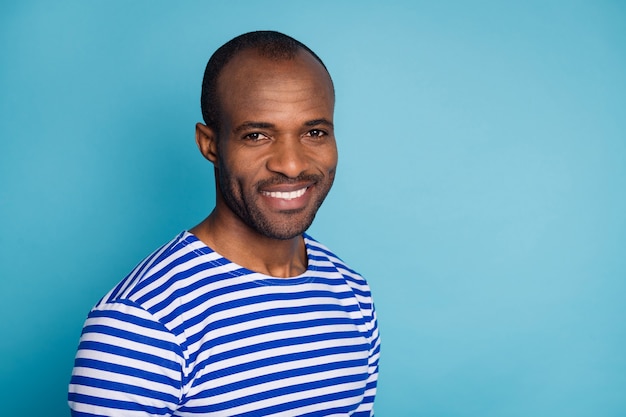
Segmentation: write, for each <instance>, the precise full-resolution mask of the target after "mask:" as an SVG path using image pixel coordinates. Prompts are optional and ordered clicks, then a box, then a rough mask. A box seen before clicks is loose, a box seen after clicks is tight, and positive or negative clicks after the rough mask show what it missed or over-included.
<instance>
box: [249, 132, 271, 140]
mask: <svg viewBox="0 0 626 417" xmlns="http://www.w3.org/2000/svg"><path fill="white" fill-rule="evenodd" d="M243 139H244V140H247V141H250V142H258V141H260V140H263V139H267V136H265V135H264V134H263V133H259V132H252V133H248V134H246V135H245V136H244V137H243Z"/></svg>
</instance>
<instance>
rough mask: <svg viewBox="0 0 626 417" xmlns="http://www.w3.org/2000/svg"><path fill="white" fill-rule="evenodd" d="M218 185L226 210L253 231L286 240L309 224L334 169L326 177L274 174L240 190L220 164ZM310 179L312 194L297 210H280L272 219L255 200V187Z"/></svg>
mask: <svg viewBox="0 0 626 417" xmlns="http://www.w3.org/2000/svg"><path fill="white" fill-rule="evenodd" d="M217 175H218V184H219V187H220V190H218V192H221V194H222V198H223V199H224V202H225V203H226V205H227V206H228V207H229V208H230V210H231V211H232V212H233V213H235V214H236V215H237V216H238V217H239V218H240V219H241V220H242V221H243V222H244V223H245V224H246V225H247V226H248V227H250V228H251V229H253V230H254V231H256V232H257V233H259V234H261V235H263V236H265V237H268V238H270V239H277V240H288V239H292V238H294V237H296V236H300V235H302V234H303V233H304V232H305V231H306V230H307V229H308V228H309V227H310V226H311V224H312V223H313V220H314V219H315V215H316V214H317V211H318V210H319V208H320V206H321V205H322V203H323V202H324V200H325V199H326V196H327V195H328V192H329V191H330V189H331V187H332V184H333V181H334V171H333V172H331V173H330V174H329V175H328V176H322V175H304V176H302V177H298V178H296V179H293V180H290V179H289V178H285V177H274V178H270V179H267V180H263V181H260V182H259V183H257V184H255V186H254V187H253V189H252V190H247V192H246V190H244V189H243V188H242V187H241V184H240V183H238V182H237V181H236V180H234V179H233V178H232V176H230V175H228V173H227V171H225V170H224V167H223V166H222V167H220V170H219V171H218V173H217ZM303 180H305V181H312V182H314V184H315V185H314V187H315V189H314V190H311V191H315V192H316V195H315V196H313V202H312V204H311V205H310V206H307V207H304V208H302V209H298V210H285V211H282V212H280V214H279V215H275V217H278V218H276V219H271V218H269V216H268V215H266V213H264V212H263V210H261V208H260V207H259V204H258V202H257V201H258V200H259V199H260V198H261V196H260V192H259V190H260V189H262V187H263V186H266V185H269V184H272V185H275V184H285V183H287V184H288V183H295V182H298V181H303Z"/></svg>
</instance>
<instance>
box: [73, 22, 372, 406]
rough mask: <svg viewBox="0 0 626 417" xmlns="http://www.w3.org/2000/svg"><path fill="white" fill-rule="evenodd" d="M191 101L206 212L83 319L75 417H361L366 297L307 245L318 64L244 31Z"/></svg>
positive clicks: (321, 182)
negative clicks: (211, 184)
mask: <svg viewBox="0 0 626 417" xmlns="http://www.w3.org/2000/svg"><path fill="white" fill-rule="evenodd" d="M201 103H202V114H203V118H204V120H205V123H206V124H200V123H198V124H197V126H196V142H197V145H198V148H199V149H200V152H201V153H202V155H204V157H205V158H206V159H208V160H209V161H210V162H211V163H212V164H213V166H214V172H215V179H216V181H215V182H216V191H217V192H216V205H215V208H214V210H213V211H212V212H211V214H210V215H209V216H208V217H207V218H206V219H205V220H204V221H203V222H201V223H200V224H199V225H197V226H195V227H194V228H192V229H190V230H189V231H185V232H183V233H181V234H180V235H179V236H177V237H176V238H175V239H174V240H172V241H171V242H170V243H168V244H166V245H164V246H163V247H162V248H160V249H158V250H157V251H156V252H154V253H153V254H152V255H150V256H149V257H148V258H146V259H145V260H144V261H143V262H142V263H140V264H139V265H138V266H137V267H136V268H135V269H134V270H133V271H132V272H131V273H130V274H129V275H128V276H127V277H126V278H125V279H124V280H123V281H122V282H121V283H120V284H118V285H117V287H115V288H114V289H113V290H112V291H111V292H110V293H109V294H107V295H106V296H105V297H104V298H103V299H102V300H101V301H100V302H99V303H98V304H97V305H96V306H95V307H94V309H93V310H92V311H91V312H90V314H89V317H88V318H87V321H86V322H85V326H84V329H83V334H82V336H81V340H80V344H79V347H78V352H77V355H76V361H75V366H74V371H73V374H72V380H71V382H70V389H69V404H70V408H71V409H72V415H74V416H124V417H132V416H142V417H144V416H224V417H226V416H228V417H231V416H240V415H241V416H331V415H332V416H370V415H373V402H374V396H375V393H376V382H377V376H378V357H379V338H378V328H377V324H376V315H375V312H374V306H373V303H372V298H371V295H370V290H369V287H368V286H367V283H366V282H365V280H364V279H363V278H362V277H361V276H360V275H358V274H357V273H356V272H354V271H353V270H351V269H350V268H348V267H347V266H346V265H345V264H344V263H343V262H342V261H341V260H340V259H339V258H337V257H336V256H335V255H333V254H332V253H331V252H330V251H329V250H328V249H326V248H325V247H324V246H322V245H321V244H320V243H318V242H316V241H315V240H313V239H312V238H311V237H309V236H308V235H306V234H305V233H304V232H305V231H306V229H307V228H308V227H309V226H310V224H311V222H312V221H313V218H314V217H315V214H316V212H317V210H318V208H319V206H320V205H321V204H322V201H323V200H324V198H325V197H326V195H327V193H328V191H329V190H330V188H331V185H332V183H333V179H334V176H335V168H336V165H337V149H336V145H335V137H334V132H333V111H334V88H333V83H332V81H331V78H330V75H329V74H328V72H327V70H326V67H325V66H324V64H323V63H322V61H321V60H320V59H319V58H318V57H317V55H315V54H314V53H313V52H312V51H311V50H310V49H308V48H307V47H306V46H304V45H303V44H301V43H300V42H298V41H296V40H295V39H293V38H290V37H288V36H286V35H283V34H281V33H277V32H269V31H263V32H252V33H247V34H244V35H241V36H239V37H237V38H235V39H233V40H231V41H230V42H228V43H226V44H225V45H223V46H222V47H221V48H219V49H218V50H217V51H216V52H215V54H213V56H212V57H211V59H210V60H209V63H208V65H207V68H206V71H205V75H204V81H203V85H202V98H201Z"/></svg>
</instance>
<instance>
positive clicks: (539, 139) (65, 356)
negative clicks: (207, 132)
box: [0, 0, 626, 417]
mask: <svg viewBox="0 0 626 417" xmlns="http://www.w3.org/2000/svg"><path fill="white" fill-rule="evenodd" d="M226 3H228V5H226ZM0 12H1V17H0V51H1V52H0V57H1V58H0V59H1V65H0V135H1V140H0V239H1V240H0V294H1V297H2V302H1V303H0V318H1V323H0V375H1V376H0V378H1V379H0V397H1V404H2V412H1V413H2V415H7V416H9V415H16V416H47V417H56V416H64V415H68V414H69V413H68V411H67V406H66V403H65V396H66V389H67V383H68V381H69V377H70V372H71V368H72V362H73V356H74V353H75V349H76V346H77V342H78V338H79V335H80V330H81V326H82V323H83V320H84V318H85V316H86V314H87V312H88V311H89V309H90V308H91V306H92V305H93V304H95V303H96V302H97V301H98V299H99V298H100V297H101V296H103V295H104V294H105V293H106V292H107V291H108V290H109V289H110V288H111V287H113V285H114V284H115V283H116V282H118V281H119V280H120V279H121V278H123V276H124V275H125V274H126V273H127V272H128V271H129V270H130V269H131V268H132V267H133V266H134V265H135V264H136V263H137V262H139V261H140V260H141V258H143V257H144V256H145V255H147V254H148V253H149V252H151V251H152V250H153V249H155V248H156V247H157V246H159V245H160V244H162V243H164V242H165V241H167V240H169V239H170V238H172V237H173V236H174V235H175V234H176V233H178V232H179V231H180V230H182V229H184V228H187V227H191V226H192V225H194V224H196V223H197V222H199V221H200V220H201V219H202V218H204V216H205V215H206V214H208V212H209V211H210V210H211V208H212V205H213V199H214V191H213V177H212V168H211V166H210V164H209V163H208V162H206V161H205V160H204V159H203V158H202V157H201V156H200V154H199V152H198V151H197V149H196V147H195V144H194V123H195V122H196V121H199V120H200V118H201V116H200V109H199V94H200V84H201V78H202V74H203V71H204V66H205V64H206V61H207V60H208V58H209V56H210V55H211V53H212V52H213V51H214V50H215V49H216V48H217V47H218V46H219V45H221V44H222V43H224V42H226V41H227V40H229V39H231V38H232V37H234V36H236V35H238V34H240V33H243V32H247V31H250V30H258V29H275V30H279V31H283V32H285V33H288V34H290V35H292V36H294V37H296V38H297V39H299V40H301V41H302V42H304V43H306V44H307V45H309V46H310V47H311V48H312V49H313V50H315V51H316V52H317V53H318V54H319V55H320V56H321V57H322V59H323V60H325V62H326V64H327V66H328V68H329V70H330V72H331V74H332V75H333V77H334V80H335V84H336V90H337V109H336V126H337V128H336V130H337V137H338V143H339V151H340V167H339V171H338V178H337V181H336V186H335V188H334V189H333V191H332V192H331V194H330V196H329V198H328V200H327V202H326V203H325V205H324V207H323V208H322V210H321V211H320V213H319V214H318V217H317V220H316V223H315V224H314V226H313V228H312V230H311V233H312V234H313V235H314V236H315V237H316V238H318V239H320V240H321V241H323V242H324V243H326V244H327V245H328V246H330V247H331V248H332V249H333V250H335V251H336V252H338V253H339V254H340V256H342V258H344V260H346V261H347V262H348V263H349V264H350V265H351V266H353V267H354V268H355V269H357V270H359V271H360V272H362V273H363V274H364V275H365V276H366V277H367V278H368V279H369V281H370V284H371V287H372V289H373V291H374V296H375V300H376V302H377V309H378V314H379V321H380V326H381V329H382V337H383V358H382V365H381V374H380V381H379V383H380V385H379V396H378V398H377V405H376V408H377V415H378V416H380V417H402V416H454V417H465V416H481V417H489V416H493V417H502V416H520V417H522V416H524V417H525V416H546V417H547V416H550V417H555V416H556V417H560V416H567V417H575V416H606V417H612V416H625V415H626V354H625V352H626V302H625V299H626V249H625V248H626V75H625V74H626V3H624V2H623V1H608V0H606V1H574V0H573V1H561V2H559V1H526V2H502V1H474V2H462V1H456V2H455V1H441V2H433V1H414V0H413V1H395V2H378V1H358V2H357V1H352V2H350V1H343V2H335V1H290V2H287V1H281V2H278V1H263V2H261V1H257V2H252V1H236V2H218V1H215V2H210V1H204V2H200V1H187V2H179V3H176V4H174V3H172V2H164V1H134V2H121V1H118V2H115V1H112V2H108V1H107V2H105V1H91V2H80V1H55V2H43V1H41V2H36V1H23V2H13V3H12V4H7V2H3V3H2V6H0Z"/></svg>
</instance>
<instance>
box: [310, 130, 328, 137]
mask: <svg viewBox="0 0 626 417" xmlns="http://www.w3.org/2000/svg"><path fill="white" fill-rule="evenodd" d="M307 136H311V137H313V138H319V137H322V136H326V132H324V131H323V130H319V129H313V130H309V131H308V132H307Z"/></svg>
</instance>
